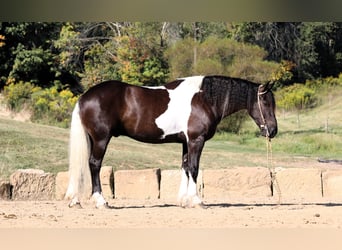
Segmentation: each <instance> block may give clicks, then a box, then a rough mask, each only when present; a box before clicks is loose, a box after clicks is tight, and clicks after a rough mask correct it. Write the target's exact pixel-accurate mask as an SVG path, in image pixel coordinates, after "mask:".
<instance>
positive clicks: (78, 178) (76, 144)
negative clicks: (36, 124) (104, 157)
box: [65, 103, 91, 200]
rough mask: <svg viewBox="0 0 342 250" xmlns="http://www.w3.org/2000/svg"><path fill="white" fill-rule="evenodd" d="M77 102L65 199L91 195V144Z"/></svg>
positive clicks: (71, 135)
mask: <svg viewBox="0 0 342 250" xmlns="http://www.w3.org/2000/svg"><path fill="white" fill-rule="evenodd" d="M79 111H80V108H79V104H78V103H76V105H75V108H74V111H73V112H72V118H71V128H70V141H69V186H68V190H67V192H66V194H65V199H76V200H77V199H78V198H79V197H83V196H85V195H87V196H88V197H89V196H90V195H91V189H90V187H91V179H90V178H91V177H90V169H89V161H88V160H89V154H90V152H89V151H90V144H89V138H88V135H87V133H86V131H85V130H84V127H83V124H82V121H81V117H80V114H79Z"/></svg>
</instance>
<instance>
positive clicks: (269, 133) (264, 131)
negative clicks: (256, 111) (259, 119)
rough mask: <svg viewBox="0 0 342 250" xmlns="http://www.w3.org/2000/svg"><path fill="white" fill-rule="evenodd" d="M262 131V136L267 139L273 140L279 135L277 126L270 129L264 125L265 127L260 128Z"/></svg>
mask: <svg viewBox="0 0 342 250" xmlns="http://www.w3.org/2000/svg"><path fill="white" fill-rule="evenodd" d="M260 129H261V134H262V136H265V137H268V138H273V137H275V136H276V135H277V133H278V128H277V126H275V127H268V126H267V125H263V126H261V127H260Z"/></svg>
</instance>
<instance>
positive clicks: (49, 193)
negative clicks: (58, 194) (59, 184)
mask: <svg viewBox="0 0 342 250" xmlns="http://www.w3.org/2000/svg"><path fill="white" fill-rule="evenodd" d="M10 183H11V185H12V186H13V190H12V199H13V200H50V199H54V198H55V176H54V175H53V174H51V173H45V172H44V171H43V170H38V169H19V170H17V171H16V172H14V173H13V174H12V175H11V176H10Z"/></svg>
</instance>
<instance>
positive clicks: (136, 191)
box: [114, 168, 160, 199]
mask: <svg viewBox="0 0 342 250" xmlns="http://www.w3.org/2000/svg"><path fill="white" fill-rule="evenodd" d="M159 185H160V169H157V168H156V169H144V170H118V171H115V173H114V191H115V194H114V195H115V198H117V199H158V198H159Z"/></svg>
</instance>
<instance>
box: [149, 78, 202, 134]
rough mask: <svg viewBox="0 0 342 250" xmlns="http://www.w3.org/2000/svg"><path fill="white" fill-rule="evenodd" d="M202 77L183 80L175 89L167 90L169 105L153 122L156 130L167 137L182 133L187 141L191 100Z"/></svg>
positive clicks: (199, 85) (198, 87) (200, 83)
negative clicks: (156, 127)
mask: <svg viewBox="0 0 342 250" xmlns="http://www.w3.org/2000/svg"><path fill="white" fill-rule="evenodd" d="M203 78H204V76H192V77H187V78H183V79H184V81H183V82H181V83H180V84H179V86H178V87H177V88H175V89H167V92H168V93H169V98H170V101H169V104H168V107H167V110H166V111H165V112H164V113H163V114H161V115H160V116H159V117H157V119H156V120H155V123H156V124H157V126H158V128H160V129H162V130H163V132H164V134H163V135H162V138H165V136H167V135H172V134H176V133H180V132H183V133H184V134H185V136H186V139H187V141H188V135H187V130H188V121H189V117H190V114H191V100H192V98H193V96H194V95H195V94H196V93H198V92H199V91H200V89H201V86H202V81H203Z"/></svg>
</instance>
